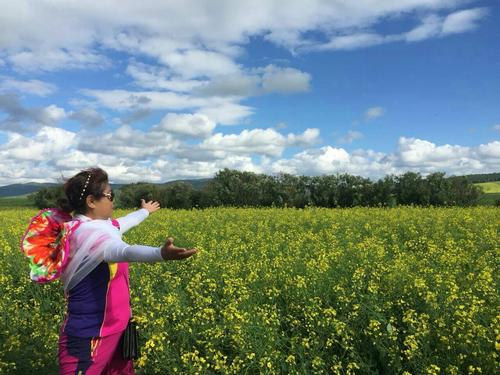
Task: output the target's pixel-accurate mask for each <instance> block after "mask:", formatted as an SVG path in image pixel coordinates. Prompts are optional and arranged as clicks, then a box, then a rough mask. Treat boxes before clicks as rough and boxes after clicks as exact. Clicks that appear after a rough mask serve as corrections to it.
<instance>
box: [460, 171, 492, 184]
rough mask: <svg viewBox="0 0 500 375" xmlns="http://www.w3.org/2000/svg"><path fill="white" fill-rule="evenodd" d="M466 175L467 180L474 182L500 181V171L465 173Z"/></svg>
mask: <svg viewBox="0 0 500 375" xmlns="http://www.w3.org/2000/svg"><path fill="white" fill-rule="evenodd" d="M465 177H466V178H467V180H469V181H470V182H472V183H478V182H491V181H500V172H497V173H483V174H469V175H465Z"/></svg>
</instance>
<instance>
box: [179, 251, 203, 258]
mask: <svg viewBox="0 0 500 375" xmlns="http://www.w3.org/2000/svg"><path fill="white" fill-rule="evenodd" d="M197 251H198V249H189V250H184V251H183V252H182V253H179V254H177V259H186V258H189V257H190V256H191V255H194V254H196V252H197Z"/></svg>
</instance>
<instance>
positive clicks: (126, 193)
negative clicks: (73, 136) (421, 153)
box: [29, 168, 498, 209]
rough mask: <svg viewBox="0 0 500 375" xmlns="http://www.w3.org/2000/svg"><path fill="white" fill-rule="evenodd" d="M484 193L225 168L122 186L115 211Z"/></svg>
mask: <svg viewBox="0 0 500 375" xmlns="http://www.w3.org/2000/svg"><path fill="white" fill-rule="evenodd" d="M482 193H483V192H482V189H481V188H479V187H478V186H475V185H474V184H473V183H472V182H470V180H469V179H467V178H466V177H465V176H451V177H446V176H445V173H444V172H435V173H432V174H429V175H427V176H426V177H423V176H422V175H421V174H420V173H419V172H406V173H404V174H402V175H392V174H391V175H387V176H385V177H383V178H381V179H379V180H377V181H371V180H370V179H368V178H364V177H360V176H354V175H349V174H338V173H337V174H335V175H323V176H295V175H291V174H287V173H280V174H278V175H275V176H271V175H266V174H256V173H253V172H241V171H238V170H232V169H227V168H226V169H223V170H220V171H219V172H217V173H216V175H215V177H214V178H213V179H212V180H210V181H209V182H208V183H206V184H205V185H204V186H203V187H202V188H200V189H195V188H194V187H193V186H192V185H191V184H189V183H186V182H182V181H178V182H175V183H170V184H164V185H158V184H151V183H144V182H139V183H133V184H129V185H124V186H122V187H121V188H120V189H119V190H118V191H117V199H116V202H115V207H116V208H136V207H139V204H140V200H141V199H145V200H146V201H148V200H154V201H158V202H159V203H160V205H161V207H166V208H179V209H190V208H207V207H219V206H238V207H273V206H274V207H296V208H303V207H306V206H317V207H330V208H336V207H339V208H345V207H355V206H366V207H395V206H397V205H418V206H471V205H475V204H477V200H478V198H479V197H480V196H481V195H482ZM63 194H64V193H63V189H62V185H61V186H57V187H54V188H45V189H42V190H40V191H38V192H37V193H34V194H31V195H30V196H29V198H31V199H32V200H33V201H34V202H35V204H36V205H37V207H39V208H45V207H54V206H56V202H57V199H58V198H59V197H62V196H63ZM497 204H498V202H497Z"/></svg>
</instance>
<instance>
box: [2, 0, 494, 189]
mask: <svg viewBox="0 0 500 375" xmlns="http://www.w3.org/2000/svg"><path fill="white" fill-rule="evenodd" d="M51 3H54V2H47V1H36V2H35V1H19V2H16V3H15V4H14V3H11V2H6V3H5V4H4V5H3V6H2V8H3V9H5V11H4V12H3V13H2V15H0V35H2V37H0V162H1V165H0V185H7V184H10V183H21V182H28V181H38V182H44V181H47V182H49V181H50V182H54V181H56V180H58V179H59V178H60V176H61V175H63V176H64V177H69V176H71V175H72V174H74V173H77V172H78V171H79V170H81V169H84V168H87V167H90V166H96V165H98V166H100V167H102V168H104V169H105V170H107V171H108V173H109V175H110V178H111V181H112V182H135V181H139V180H141V181H152V182H164V181H168V180H173V179H178V178H201V177H211V176H213V175H214V173H216V172H217V171H218V170H220V169H222V168H233V169H239V170H249V171H254V172H257V173H267V174H276V173H279V172H287V173H293V174H303V175H321V174H334V173H337V172H338V173H350V174H355V175H361V176H364V177H368V178H372V179H377V178H380V177H383V176H384V175H386V174H389V173H393V174H400V173H404V172H406V171H408V170H411V171H418V172H420V173H422V174H423V175H426V174H428V173H432V172H435V171H443V172H446V173H447V174H448V175H456V174H469V173H489V172H498V171H500V141H499V138H500V137H499V135H500V105H499V101H500V43H499V42H500V40H499V39H500V5H499V4H498V3H497V2H495V1H473V0H440V1H438V0H400V1H389V0H385V1H379V2H371V1H368V0H366V1H359V2H355V3H350V4H348V5H347V6H345V4H344V2H342V1H335V0H332V1H321V0H314V1H309V2H307V3H306V2H303V1H290V2H288V3H287V4H284V3H283V2H279V1H271V0H267V1H263V0H262V1H253V2H246V1H242V2H238V3H234V2H231V1H222V0H221V1H213V2H211V3H210V6H204V5H203V4H207V3H206V2H200V1H186V2H184V3H183V4H182V5H179V3H178V2H173V1H166V2H160V1H146V2H144V3H141V4H142V5H138V4H136V3H135V2H129V1H120V2H116V1H107V2H102V3H101V4H89V3H87V4H82V3H78V4H69V3H67V2H64V1H61V2H57V1H56V2H55V3H56V4H55V6H51ZM23 8H24V9H29V11H24V12H23V11H21V9H23Z"/></svg>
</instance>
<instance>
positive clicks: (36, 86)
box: [0, 76, 57, 96]
mask: <svg viewBox="0 0 500 375" xmlns="http://www.w3.org/2000/svg"><path fill="white" fill-rule="evenodd" d="M0 78H1V79H2V82H1V83H0V90H2V91H9V90H14V91H18V92H21V93H27V94H33V95H38V96H47V95H49V94H52V93H53V92H54V91H56V89H57V87H56V86H55V85H53V84H51V83H48V82H43V81H39V80H37V79H30V80H27V81H21V80H16V79H12V78H8V77H5V76H3V77H0Z"/></svg>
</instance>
